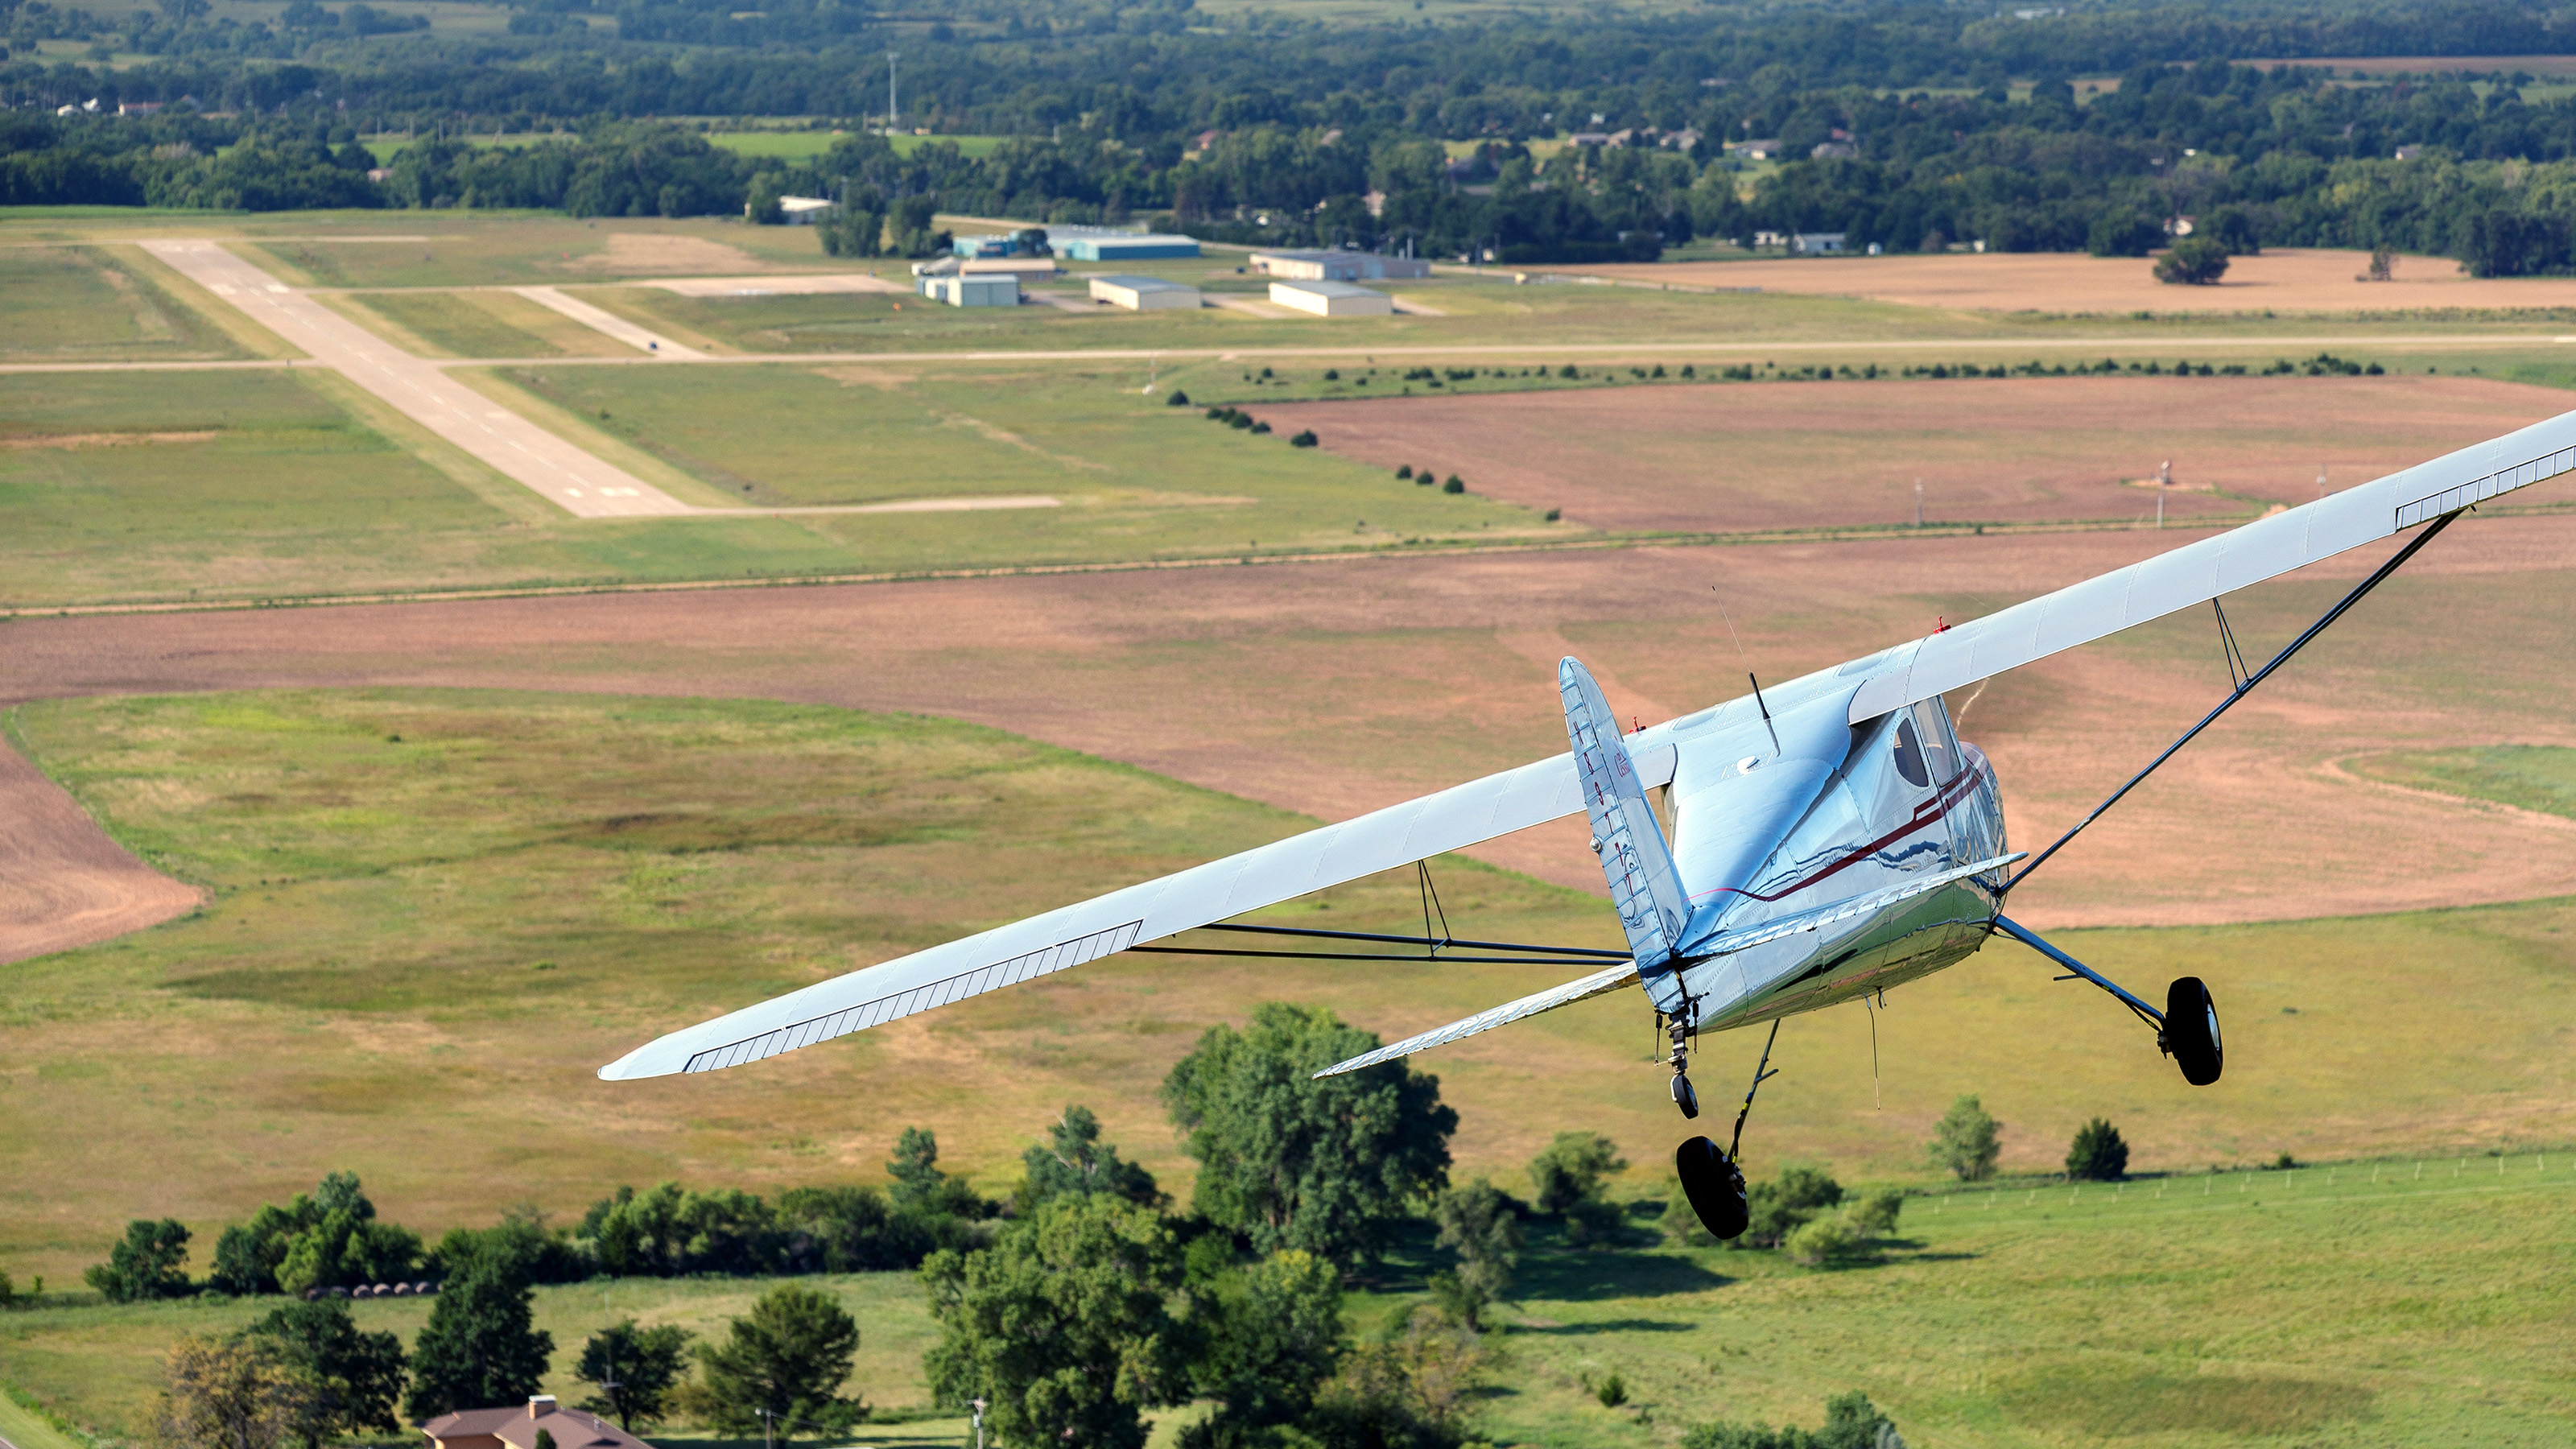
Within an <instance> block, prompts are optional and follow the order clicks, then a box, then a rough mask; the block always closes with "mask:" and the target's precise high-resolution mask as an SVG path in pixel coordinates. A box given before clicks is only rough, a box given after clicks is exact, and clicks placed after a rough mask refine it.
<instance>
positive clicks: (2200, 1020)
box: [2165, 976, 2227, 1087]
mask: <svg viewBox="0 0 2576 1449" xmlns="http://www.w3.org/2000/svg"><path fill="white" fill-rule="evenodd" d="M2165 1050H2167V1051H2169V1052H2172V1053H2173V1059H2174V1065H2176V1066H2178V1067H2181V1068H2182V1079H2183V1080H2184V1081H2186V1082H2189V1083H2191V1084H2192V1085H2193V1086H2195V1087H2206V1086H2208V1085H2209V1084H2210V1083H2212V1082H2215V1081H2217V1080H2218V1074H2219V1072H2220V1071H2221V1070H2223V1069H2224V1068H2225V1067H2226V1065H2227V1052H2226V1050H2225V1048H2224V1047H2223V1046H2222V1045H2221V1044H2220V1042H2219V1038H2218V1007H2217V1005H2216V1004H2215V1003H2214V1002H2212V1001H2211V1000H2210V999H2209V988H2208V987H2206V986H2203V985H2202V984H2201V982H2200V978H2199V977H2197V976H2184V977H2181V978H2179V979H2177V980H2176V981H2175V982H2174V984H2173V985H2171V986H2168V987H2166V988H2165Z"/></svg>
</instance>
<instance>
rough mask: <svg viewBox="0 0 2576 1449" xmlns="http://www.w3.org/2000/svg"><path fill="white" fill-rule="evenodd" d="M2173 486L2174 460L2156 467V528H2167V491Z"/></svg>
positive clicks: (2165, 461) (2168, 459) (2168, 460)
mask: <svg viewBox="0 0 2576 1449" xmlns="http://www.w3.org/2000/svg"><path fill="white" fill-rule="evenodd" d="M2172 486H2173V460H2172V459H2171V458H2167V459H2166V460H2164V461H2163V462H2161V463H2158V464H2157V465H2156V527H2158V528H2162V527H2164V526H2165V490H2166V489H2168V488H2171V487H2172Z"/></svg>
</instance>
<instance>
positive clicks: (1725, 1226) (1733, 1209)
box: [1673, 1137, 1753, 1240]
mask: <svg viewBox="0 0 2576 1449" xmlns="http://www.w3.org/2000/svg"><path fill="white" fill-rule="evenodd" d="M1673 1171H1674V1172H1675V1173H1676V1174H1677V1175H1679V1176H1680V1178H1681V1180H1682V1195H1683V1196H1685V1197H1687V1198H1689V1199H1690V1205H1691V1211H1692V1212H1694V1213H1697V1214H1699V1221H1700V1226H1702V1227H1704V1228H1707V1229H1708V1230H1709V1232H1710V1233H1712V1234H1713V1235H1715V1236H1716V1237H1718V1238H1720V1239H1728V1240H1731V1239H1734V1238H1738V1237H1741V1236H1743V1234H1744V1228H1745V1225H1746V1224H1747V1223H1749V1222H1751V1221H1752V1220H1753V1210H1752V1207H1751V1206H1750V1205H1749V1204H1748V1203H1747V1202H1746V1201H1745V1196H1744V1170H1743V1169H1742V1168H1740V1167H1737V1166H1736V1165H1735V1164H1734V1163H1733V1162H1732V1161H1730V1160H1728V1158H1727V1155H1726V1153H1725V1152H1724V1151H1723V1150H1722V1149H1720V1148H1719V1147H1718V1145H1717V1144H1716V1143H1714V1142H1711V1141H1709V1140H1708V1139H1707V1138H1705V1137H1694V1138H1692V1139H1690V1140H1689V1141H1688V1142H1685V1143H1683V1144H1682V1145H1681V1146H1680V1147H1678V1148H1676V1149H1675V1150H1674V1152H1673Z"/></svg>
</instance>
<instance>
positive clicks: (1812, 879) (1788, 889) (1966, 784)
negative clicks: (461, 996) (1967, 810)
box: [1691, 769, 1985, 902]
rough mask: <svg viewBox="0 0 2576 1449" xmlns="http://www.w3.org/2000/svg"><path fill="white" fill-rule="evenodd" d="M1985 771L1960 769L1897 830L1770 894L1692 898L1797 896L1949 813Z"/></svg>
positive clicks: (1725, 890) (1738, 891)
mask: <svg viewBox="0 0 2576 1449" xmlns="http://www.w3.org/2000/svg"><path fill="white" fill-rule="evenodd" d="M1984 773H1985V772H1984V771H1983V770H1982V769H1978V770H1961V771H1960V772H1959V774H1958V776H1957V778H1955V779H1953V780H1952V781H1951V782H1950V783H1949V785H1948V786H1947V787H1945V788H1944V789H1943V790H1942V791H1941V793H1940V794H1938V795H1935V796H1934V797H1932V798H1931V799H1929V800H1926V801H1924V802H1923V803H1922V804H1920V805H1917V806H1915V807H1914V818H1913V819H1911V820H1909V821H1907V822H1905V823H1904V824H1903V825H1900V826H1898V827H1897V828H1896V829H1894V830H1892V831H1889V832H1888V833H1887V834H1885V835H1882V836H1880V837H1879V838H1878V839H1876V840H1873V841H1871V842H1870V843H1869V844H1867V845H1864V846H1862V847H1861V848H1860V849H1858V850H1855V851H1853V852H1852V853H1851V854H1849V855H1846V856H1844V857H1843V858H1842V859H1840V860H1838V861H1835V862H1834V863H1833V864H1831V865H1829V866H1826V867H1825V868H1824V869H1823V870H1820V871H1818V872H1816V873H1815V874H1814V875H1811V876H1809V877H1807V878H1806V879H1804V880H1801V881H1798V882H1795V883H1794V884H1791V885H1787V886H1784V887H1782V888H1781V889H1779V890H1777V891H1774V892H1773V893H1771V894H1770V895H1767V896H1766V895H1763V894H1762V893H1761V892H1759V891H1748V890H1745V889H1743V888H1742V887H1739V886H1720V887H1718V888H1717V889H1715V890H1712V891H1702V892H1700V893H1699V894H1698V895H1695V896H1693V897H1691V899H1692V900H1695V901H1696V900H1703V899H1705V898H1707V897H1709V896H1723V895H1738V896H1745V897H1749V898H1750V899H1753V900H1757V901H1764V902H1769V901H1777V900H1784V899H1786V898H1788V897H1790V896H1793V895H1796V894H1797V893H1798V892H1800V891H1802V890H1805V889H1806V888H1807V887H1809V886H1812V885H1817V884H1820V883H1822V882H1823V881H1825V880H1826V879H1828V878H1829V877H1832V876H1835V875H1838V874H1840V873H1841V872H1843V871H1845V870H1848V869H1850V868H1851V867H1853V866H1855V865H1858V864H1860V863H1861V862H1862V861H1864V860H1867V859H1869V858H1870V857H1871V856H1873V855H1876V854H1877V853H1878V852H1880V851H1882V850H1885V849H1886V848H1887V847H1889V846H1891V845H1894V844H1895V843H1896V842H1898V841H1900V840H1903V839H1904V838H1905V837H1907V836H1909V835H1912V834H1913V833H1914V832H1916V831H1918V830H1921V829H1922V828H1923V827H1925V826H1927V825H1930V824H1932V823H1933V822H1934V821H1936V820H1940V819H1942V818H1943V817H1945V816H1947V815H1948V814H1949V813H1950V812H1951V811H1952V810H1953V809H1956V808H1957V807H1958V804H1959V802H1960V801H1962V800H1965V799H1967V798H1968V793H1969V792H1970V791H1972V790H1974V789H1975V788H1976V787H1977V782H1978V781H1979V780H1980V779H1982V778H1984Z"/></svg>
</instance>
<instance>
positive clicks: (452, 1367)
mask: <svg viewBox="0 0 2576 1449" xmlns="http://www.w3.org/2000/svg"><path fill="white" fill-rule="evenodd" d="M532 1296H533V1295H532V1294H531V1293H530V1292H529V1290H528V1284H527V1280H526V1279H524V1278H522V1277H520V1276H519V1275H518V1274H517V1273H516V1272H514V1271H513V1270H512V1265H511V1264H509V1263H506V1262H503V1261H500V1260H498V1259H494V1258H475V1259H472V1260H470V1261H469V1262H467V1263H466V1265H465V1268H464V1271H463V1272H461V1273H458V1274H457V1275H456V1276H455V1277H453V1278H450V1279H448V1280H447V1284H446V1286H445V1287H443V1288H441V1289H440V1290H439V1294H438V1302H437V1303H436V1304H435V1305H433V1306H432V1307H431V1308H430V1310H429V1322H428V1323H427V1324H426V1325H424V1326H423V1327H422V1328H421V1331H420V1337H419V1338H418V1339H416V1340H414V1341H413V1343H412V1346H411V1373H412V1382H411V1393H410V1394H409V1395H407V1396H406V1397H405V1398H404V1400H403V1407H404V1411H405V1412H406V1413H408V1414H409V1415H410V1416H411V1417H412V1418H413V1419H415V1420H420V1419H431V1418H435V1417H437V1416H438V1415H440V1414H444V1413H447V1412H449V1411H451V1410H454V1409H480V1408H487V1407H489V1406H491V1405H493V1404H508V1403H515V1402H517V1401H519V1400H521V1399H525V1398H526V1397H528V1396H529V1395H530V1394H533V1393H535V1392H536V1391H537V1388H538V1386H539V1385H540V1384H541V1383H542V1382H543V1381H544V1379H545V1376H546V1361H547V1360H548V1359H549V1358H551V1357H552V1356H553V1355H554V1351H555V1341H554V1337H553V1335H551V1334H547V1333H543V1332H540V1331H538V1329H537V1328H536V1326H535V1320H534V1316H533V1314H532V1313H531V1311H530V1307H529V1300H530V1298H531V1297H532Z"/></svg>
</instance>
